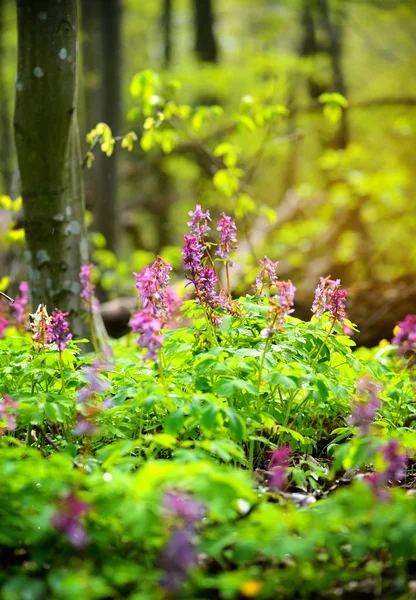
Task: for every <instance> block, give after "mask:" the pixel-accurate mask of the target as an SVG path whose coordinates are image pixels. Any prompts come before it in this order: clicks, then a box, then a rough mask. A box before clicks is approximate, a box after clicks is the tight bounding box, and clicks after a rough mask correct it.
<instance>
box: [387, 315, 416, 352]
mask: <svg viewBox="0 0 416 600" xmlns="http://www.w3.org/2000/svg"><path fill="white" fill-rule="evenodd" d="M391 343H392V344H394V345H395V346H399V354H407V353H408V352H414V351H415V350H416V315H407V316H406V317H405V319H404V320H403V321H399V322H398V323H397V325H396V327H395V328H394V337H393V339H392V341H391Z"/></svg>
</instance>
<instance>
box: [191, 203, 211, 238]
mask: <svg viewBox="0 0 416 600" xmlns="http://www.w3.org/2000/svg"><path fill="white" fill-rule="evenodd" d="M188 215H189V216H190V217H191V220H190V221H188V222H187V225H188V227H189V230H190V232H191V235H193V236H196V237H197V238H198V240H199V242H201V243H202V242H203V238H204V237H205V236H206V234H207V233H208V231H210V229H211V228H210V226H209V225H208V221H211V220H212V219H211V217H210V215H209V210H207V211H206V212H204V211H203V210H202V208H201V205H200V204H197V205H196V207H195V210H194V211H192V210H190V211H189V213H188Z"/></svg>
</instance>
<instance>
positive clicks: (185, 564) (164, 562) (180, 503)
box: [160, 491, 205, 591]
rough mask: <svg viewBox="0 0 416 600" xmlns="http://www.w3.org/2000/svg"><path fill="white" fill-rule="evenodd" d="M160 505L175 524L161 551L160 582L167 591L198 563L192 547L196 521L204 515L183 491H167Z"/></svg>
mask: <svg viewBox="0 0 416 600" xmlns="http://www.w3.org/2000/svg"><path fill="white" fill-rule="evenodd" d="M162 504H163V505H164V507H165V510H166V511H167V516H168V517H170V518H173V519H174V520H175V521H179V522H177V523H175V524H174V525H173V527H172V529H171V531H170V536H169V539H168V541H167V543H166V545H165V547H164V548H163V551H162V554H161V560H160V563H161V567H162V568H163V569H164V571H165V573H164V575H163V577H162V581H161V584H162V585H163V587H165V588H166V589H168V590H172V591H179V589H180V588H181V585H182V583H183V582H184V580H185V579H186V577H187V575H188V572H189V570H190V569H191V568H192V567H194V566H195V565H196V564H197V562H198V555H197V551H196V547H195V536H196V533H197V531H198V529H197V523H198V521H200V520H201V519H202V517H203V516H204V512H205V511H204V508H203V506H202V505H201V504H200V503H199V502H198V501H196V500H194V499H193V498H191V497H190V496H188V495H187V494H184V493H181V492H175V491H167V492H165V494H164V498H163V502H162Z"/></svg>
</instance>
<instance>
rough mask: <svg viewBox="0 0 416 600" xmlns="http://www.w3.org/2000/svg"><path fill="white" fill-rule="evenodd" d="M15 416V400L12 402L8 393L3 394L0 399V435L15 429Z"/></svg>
mask: <svg viewBox="0 0 416 600" xmlns="http://www.w3.org/2000/svg"><path fill="white" fill-rule="evenodd" d="M16 417H17V402H14V400H12V399H11V397H10V396H9V395H8V394H4V395H3V399H2V400H0V435H2V434H4V433H5V432H6V431H14V430H15V429H16Z"/></svg>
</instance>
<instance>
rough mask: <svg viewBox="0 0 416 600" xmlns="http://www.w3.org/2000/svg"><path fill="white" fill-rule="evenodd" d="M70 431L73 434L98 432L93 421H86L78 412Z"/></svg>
mask: <svg viewBox="0 0 416 600" xmlns="http://www.w3.org/2000/svg"><path fill="white" fill-rule="evenodd" d="M98 410H99V409H98ZM72 432H73V433H74V434H75V435H94V434H95V433H97V432H98V427H97V425H96V424H95V423H94V422H93V421H88V420H87V419H86V418H85V417H84V415H83V414H82V413H80V412H78V413H77V422H76V425H75V427H74V429H73V430H72Z"/></svg>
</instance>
